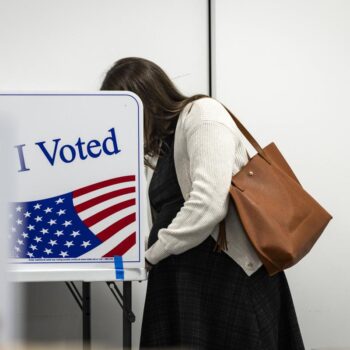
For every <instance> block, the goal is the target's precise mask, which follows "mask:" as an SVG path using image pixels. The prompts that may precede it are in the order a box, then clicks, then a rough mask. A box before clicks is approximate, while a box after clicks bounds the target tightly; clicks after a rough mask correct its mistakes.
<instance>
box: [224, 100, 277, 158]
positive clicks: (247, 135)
mask: <svg viewBox="0 0 350 350" xmlns="http://www.w3.org/2000/svg"><path fill="white" fill-rule="evenodd" d="M218 102H220V101H218ZM220 103H221V102H220ZM221 105H222V106H223V107H224V108H225V109H226V111H227V112H228V113H229V114H230V116H231V117H232V119H233V120H234V121H235V123H236V125H237V127H238V129H239V130H240V131H241V132H242V134H243V135H244V136H245V138H246V139H247V140H248V141H249V143H250V144H251V145H252V146H253V147H254V148H255V150H256V151H257V152H258V153H259V154H260V156H261V157H262V158H264V159H265V160H266V162H268V163H269V164H271V161H270V160H269V157H268V156H267V155H266V153H265V152H264V150H263V149H262V148H261V147H260V145H259V143H258V142H257V141H256V140H255V139H254V137H253V136H252V135H251V133H250V132H249V131H248V130H247V129H246V128H245V127H244V126H243V124H242V123H241V122H240V121H239V120H238V118H237V117H236V116H235V115H234V114H233V113H232V112H231V111H230V110H229V109H228V108H227V107H226V106H225V105H224V104H223V103H221ZM247 154H248V152H247ZM248 158H249V159H250V157H249V154H248Z"/></svg>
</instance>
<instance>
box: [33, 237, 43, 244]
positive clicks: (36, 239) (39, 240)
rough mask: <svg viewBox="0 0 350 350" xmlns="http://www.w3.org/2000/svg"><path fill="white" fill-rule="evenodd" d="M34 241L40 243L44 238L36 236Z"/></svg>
mask: <svg viewBox="0 0 350 350" xmlns="http://www.w3.org/2000/svg"><path fill="white" fill-rule="evenodd" d="M34 241H36V243H39V242H41V241H42V239H41V237H38V236H36V237H35V238H34Z"/></svg>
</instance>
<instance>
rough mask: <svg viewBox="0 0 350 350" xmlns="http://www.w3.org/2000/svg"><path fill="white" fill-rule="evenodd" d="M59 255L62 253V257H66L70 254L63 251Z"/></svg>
mask: <svg viewBox="0 0 350 350" xmlns="http://www.w3.org/2000/svg"><path fill="white" fill-rule="evenodd" d="M59 255H61V256H62V258H65V257H66V256H68V252H62V251H61V253H60V254H59Z"/></svg>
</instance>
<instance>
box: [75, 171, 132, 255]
mask: <svg viewBox="0 0 350 350" xmlns="http://www.w3.org/2000/svg"><path fill="white" fill-rule="evenodd" d="M135 184H136V182H135V175H127V176H120V177H116V178H113V179H109V180H105V181H101V182H98V183H95V184H92V185H89V186H86V187H83V188H80V189H78V190H76V191H74V192H73V204H74V207H75V210H76V212H77V214H78V215H79V217H80V219H81V220H82V221H83V222H84V224H85V225H86V226H87V227H88V228H89V229H90V230H91V231H92V232H93V233H94V234H95V235H96V236H97V238H99V239H100V241H101V242H102V243H101V244H100V245H99V246H97V247H96V248H94V249H92V250H91V251H89V252H87V253H86V254H84V255H82V256H80V258H101V257H113V256H114V255H123V254H125V253H126V252H127V251H128V250H129V249H130V248H131V247H133V246H134V245H135V244H136V195H135V194H136V187H135Z"/></svg>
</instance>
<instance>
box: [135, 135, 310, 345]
mask: <svg viewBox="0 0 350 350" xmlns="http://www.w3.org/2000/svg"><path fill="white" fill-rule="evenodd" d="M173 144H174V134H172V135H169V136H168V137H167V138H166V139H165V140H164V142H163V144H162V149H163V150H164V151H165V152H166V155H164V156H160V157H159V158H158V162H157V165H156V168H155V170H154V173H153V176H152V179H151V182H150V185H149V199H150V203H151V207H152V212H153V214H152V215H153V227H152V229H151V232H150V235H149V241H148V246H149V247H150V246H151V245H152V244H153V243H154V242H155V241H156V240H157V234H158V231H159V229H161V228H163V227H167V226H168V225H169V224H170V223H171V221H172V219H173V218H174V217H175V216H176V213H177V212H178V211H179V210H180V208H181V206H182V205H183V203H184V198H183V196H182V193H181V190H180V187H179V184H178V181H177V177H176V173H175V164H174V158H173ZM167 146H168V147H167ZM214 245H215V240H214V238H213V237H212V236H209V237H208V238H206V239H205V240H204V241H203V242H202V243H201V244H199V245H197V246H196V247H194V248H191V249H189V250H187V251H185V252H184V253H182V254H178V255H170V256H169V257H167V258H165V259H163V260H161V261H160V262H159V263H158V264H156V265H155V266H154V267H153V268H152V269H151V270H150V271H149V274H148V282H147V292H146V299H145V305H144V311H143V319H142V327H141V337H140V349H146V348H154V349H172V348H173V349H205V350H211V349H213V350H216V349H217V350H305V347H304V343H303V339H302V335H301V332H300V328H299V325H298V320H297V315H296V312H295V308H294V304H293V299H292V295H291V292H290V289H289V286H288V282H287V279H286V275H285V273H284V272H280V273H278V274H276V275H274V276H272V277H270V276H269V275H268V273H267V271H266V269H265V267H264V266H261V267H260V268H259V270H257V271H256V272H255V273H254V274H253V275H251V276H248V275H246V273H245V272H244V270H243V269H242V268H241V267H240V266H239V265H238V264H237V263H236V262H235V261H234V260H233V259H232V258H231V257H230V256H228V255H227V254H226V253H224V252H213V249H214Z"/></svg>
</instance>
